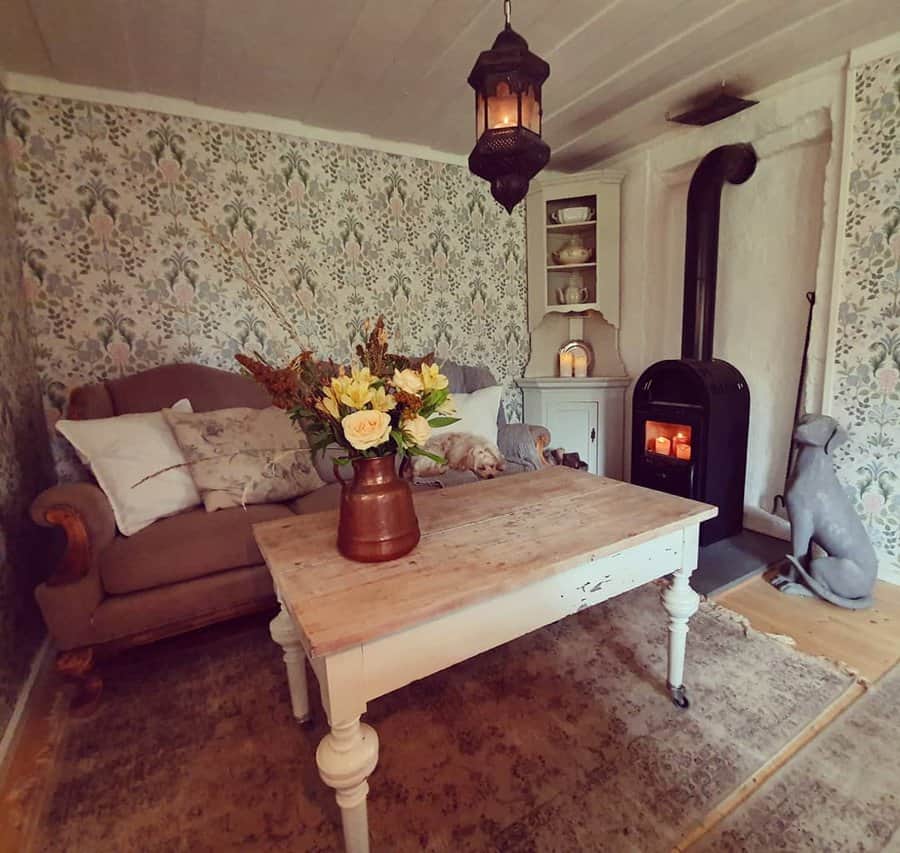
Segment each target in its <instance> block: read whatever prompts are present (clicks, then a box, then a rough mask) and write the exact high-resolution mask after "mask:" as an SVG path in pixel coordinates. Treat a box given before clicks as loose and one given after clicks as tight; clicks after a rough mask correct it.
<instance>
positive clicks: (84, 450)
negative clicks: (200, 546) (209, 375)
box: [56, 400, 200, 536]
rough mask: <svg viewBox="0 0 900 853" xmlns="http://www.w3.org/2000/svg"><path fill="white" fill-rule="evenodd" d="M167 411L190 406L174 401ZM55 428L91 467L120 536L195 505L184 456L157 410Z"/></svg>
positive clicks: (196, 500)
mask: <svg viewBox="0 0 900 853" xmlns="http://www.w3.org/2000/svg"><path fill="white" fill-rule="evenodd" d="M167 411H172V412H179V413H181V414H186V413H190V412H191V404H190V402H189V401H188V400H179V401H178V402H177V403H176V404H175V405H174V406H173V407H172V409H167ZM56 429H57V430H58V431H59V432H60V433H62V435H64V436H65V437H66V438H67V439H68V440H69V442H70V443H71V444H72V446H73V447H74V448H75V449H76V450H77V451H78V455H79V456H80V457H81V459H82V461H83V462H86V463H87V464H89V465H90V466H91V471H92V472H93V474H94V477H95V478H96V480H97V485H98V486H100V488H101V489H103V491H104V492H105V493H106V496H107V497H108V498H109V503H110V505H111V506H112V510H113V515H114V516H115V518H116V525H117V526H118V528H119V530H120V531H121V532H122V533H123V534H124V535H125V536H131V535H133V534H135V533H137V532H138V531H140V530H143V529H144V528H145V527H147V525H148V524H152V523H153V522H154V521H156V520H157V519H158V518H163V517H165V516H168V515H173V514H174V513H176V512H181V511H182V510H185V509H187V508H188V507H192V506H196V505H197V504H198V503H200V495H199V494H198V492H197V489H196V487H195V486H194V481H193V479H192V478H191V475H190V472H189V471H188V468H187V465H186V464H185V457H184V454H183V453H182V452H181V449H180V448H179V446H178V444H177V442H176V441H175V439H174V437H173V435H172V430H171V429H170V428H169V426H168V424H167V423H166V420H165V418H164V417H163V415H162V413H161V412H147V413H145V414H136V415H120V416H119V417H114V418H96V419H92V420H60V421H57V422H56Z"/></svg>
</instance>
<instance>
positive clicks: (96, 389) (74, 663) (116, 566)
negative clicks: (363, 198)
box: [31, 364, 549, 704]
mask: <svg viewBox="0 0 900 853" xmlns="http://www.w3.org/2000/svg"><path fill="white" fill-rule="evenodd" d="M444 370H445V372H446V373H447V375H448V377H449V379H450V383H451V384H450V387H451V390H452V391H456V392H464V391H474V390H477V389H478V388H483V387H486V386H488V385H492V384H494V379H493V377H492V376H491V374H490V372H489V371H487V370H486V369H485V368H470V367H461V366H458V365H454V364H445V365H444ZM181 397H187V398H188V399H190V401H191V404H192V405H193V408H194V411H197V412H205V411H213V410H216V409H223V408H230V407H233V406H249V407H253V408H263V407H265V406H268V405H270V401H269V398H268V395H267V394H266V392H265V391H264V390H263V389H262V388H261V387H260V386H258V385H257V384H255V383H254V382H253V381H252V380H250V379H247V378H245V377H243V376H241V375H239V374H236V373H230V372H228V371H223V370H216V369H214V368H210V367H203V366H200V365H195V364H172V365H166V366H164V367H157V368H154V369H152V370H147V371H144V372H142V373H138V374H135V375H133V376H129V377H125V378H122V379H114V380H111V381H108V382H104V383H99V384H95V385H88V386H84V387H82V388H78V389H76V390H75V391H73V392H72V395H71V399H70V401H69V407H68V411H67V416H68V417H70V418H79V419H84V418H104V417H113V416H115V415H122V414H128V413H133V412H152V411H158V410H159V409H162V408H164V407H166V406H169V405H171V404H172V402H173V401H174V400H177V399H179V398H181ZM498 425H499V443H500V444H501V449H503V450H504V452H506V453H509V456H511V457H514V456H515V454H516V453H518V454H519V455H520V457H521V449H520V448H521V445H522V438H523V435H524V436H525V444H530V445H531V449H532V450H533V454H532V455H531V458H530V459H529V458H521V459H520V461H518V462H516V461H515V459H514V458H513V459H509V461H508V462H507V469H508V473H516V472H519V471H523V470H526V469H528V468H534V467H536V466H537V465H539V464H541V461H542V451H543V448H544V447H545V446H546V444H547V442H548V441H549V433H547V431H546V430H544V429H543V428H539V427H527V426H524V425H521V424H513V425H507V424H506V420H505V418H504V416H503V412H502V407H501V411H500V412H499V413H498ZM523 431H524V432H523ZM504 445H507V446H506V447H504ZM525 456H526V457H527V456H528V454H527V453H526V454H525ZM319 468H320V473H321V474H322V476H323V479H324V480H325V481H326V483H328V484H327V485H325V486H324V487H322V488H320V489H317V490H316V491H315V492H312V493H311V494H309V495H305V496H303V497H301V498H298V499H296V500H294V501H292V502H290V503H287V504H260V505H255V506H249V507H247V508H246V509H243V508H240V507H237V508H233V509H225V510H219V511H218V512H214V513H207V512H206V511H205V510H204V509H203V508H202V507H200V508H197V509H192V510H188V511H187V512H183V513H180V514H178V515H175V516H171V517H169V518H164V519H160V520H159V521H157V522H155V523H153V524H151V525H150V526H149V527H147V528H145V529H144V530H141V531H140V532H138V533H136V534H134V535H132V536H128V537H126V536H121V535H119V534H118V533H117V530H116V524H115V519H114V518H113V513H112V508H111V507H110V505H109V501H108V500H107V498H106V495H105V494H104V493H103V492H102V491H101V490H100V489H99V488H98V487H97V486H96V485H95V484H94V483H89V482H84V483H66V484H61V485H57V486H53V487H52V488H50V489H47V490H46V491H45V492H43V493H42V494H41V495H39V496H38V498H37V499H36V500H35V501H34V504H33V505H32V508H31V515H32V518H33V519H34V521H35V522H36V523H37V524H40V525H43V526H47V527H50V526H58V527H60V528H62V529H63V531H64V532H65V535H66V550H65V552H64V554H63V556H62V558H61V560H60V562H59V565H57V566H56V567H55V569H54V571H53V573H52V575H51V576H50V578H49V579H48V580H47V581H46V582H45V583H42V584H41V585H40V586H38V588H37V590H36V591H35V595H36V597H37V600H38V603H39V605H40V608H41V611H42V612H43V615H44V620H45V622H46V624H47V629H48V631H49V633H50V636H51V638H52V640H53V642H54V643H55V644H56V646H57V648H58V650H59V655H58V657H57V668H58V669H59V670H60V671H61V672H63V673H64V674H67V675H69V676H72V677H74V678H76V679H77V680H78V681H79V682H80V684H81V687H82V690H81V693H80V695H79V697H78V698H77V699H76V702H77V703H80V704H89V703H90V702H92V701H93V700H94V699H95V698H96V696H97V695H98V694H99V691H100V689H101V687H102V683H101V681H100V679H99V677H97V675H96V674H95V673H94V672H93V665H94V660H95V656H96V654H95V653H96V652H109V651H112V650H115V649H118V648H122V647H127V646H133V645H139V644H143V643H147V642H152V641H154V640H157V639H160V638H163V637H167V636H171V635H174V634H179V633H182V632H184V631H188V630H192V629H194V628H198V627H201V626H204V625H208V624H211V623H213V622H218V621H220V620H222V619H227V618H230V617H233V616H238V615H241V614H245V613H250V612H253V611H256V610H260V609H265V608H269V607H271V606H272V605H273V604H274V595H273V591H272V584H271V579H270V577H269V573H268V570H267V569H266V567H265V564H264V562H263V560H262V557H261V555H260V553H259V549H258V548H257V546H256V542H255V540H254V538H253V532H252V528H253V525H254V524H256V523H257V522H260V521H268V520H270V519H274V518H279V517H284V516H289V515H291V514H293V513H309V512H319V511H322V510H327V509H332V508H334V507H336V506H337V503H338V498H339V494H340V484H339V483H336V482H334V481H333V480H334V477H333V473H332V470H331V467H330V465H329V464H328V463H327V461H326V460H322V461H321V463H320V465H319ZM451 473H452V472H451ZM449 479H453V478H452V477H451V478H449ZM467 479H473V480H474V475H471V477H468V476H466V475H463V477H461V478H459V477H457V478H456V480H457V481H460V480H462V481H465V480H467ZM448 484H451V483H448Z"/></svg>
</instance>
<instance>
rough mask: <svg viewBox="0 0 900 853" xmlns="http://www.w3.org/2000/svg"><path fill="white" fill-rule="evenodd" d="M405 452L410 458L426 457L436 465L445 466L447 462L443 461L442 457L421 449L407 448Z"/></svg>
mask: <svg viewBox="0 0 900 853" xmlns="http://www.w3.org/2000/svg"><path fill="white" fill-rule="evenodd" d="M407 452H408V453H409V455H410V456H427V457H428V458H429V459H430V460H431V461H432V462H437V464H438V465H446V464H447V460H446V459H444V457H443V456H438V455H437V453H429V452H428V451H427V450H425V449H424V448H421V447H416V446H414V447H409V448H407Z"/></svg>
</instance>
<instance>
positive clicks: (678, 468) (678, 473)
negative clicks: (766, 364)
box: [631, 145, 756, 545]
mask: <svg viewBox="0 0 900 853" xmlns="http://www.w3.org/2000/svg"><path fill="white" fill-rule="evenodd" d="M755 168H756V153H755V152H754V151H753V147H752V146H750V145H725V146H723V147H721V148H716V149H715V150H713V151H711V152H710V153H709V154H707V155H706V156H705V157H704V158H703V160H702V161H701V162H700V165H699V166H698V167H697V171H696V172H694V176H693V178H692V179H691V187H690V191H689V192H688V205H687V234H686V237H685V261H684V307H683V314H682V334H681V356H682V357H681V359H670V360H668V361H660V362H657V363H656V364H654V365H651V366H650V367H649V368H647V370H645V371H644V372H643V374H641V377H640V379H638V381H637V384H636V385H635V389H634V396H633V400H632V438H631V481H632V482H633V483H636V484H637V485H639V486H647V487H649V488H651V489H657V490H659V491H662V492H668V493H669V494H673V495H681V496H682V497H686V498H693V499H695V500H701V501H706V502H707V503H711V504H715V505H716V506H717V507H718V508H719V515H718V517H717V518H714V519H711V520H710V521H706V522H704V523H703V524H701V525H700V544H701V545H709V544H711V543H713V542H717V541H718V540H719V539H724V538H725V537H726V536H733V535H735V534H737V533H739V532H740V531H741V527H742V519H743V509H744V481H745V477H746V468H747V435H748V429H749V423H750V389H749V388H748V386H747V382H746V380H745V379H744V377H743V376H742V375H741V373H740V371H739V370H738V369H737V368H736V367H734V366H733V365H731V364H729V363H728V362H727V361H722V360H721V359H717V358H713V357H712V350H713V331H714V324H715V308H716V272H717V267H718V254H719V207H720V202H721V195H722V186H723V185H724V183H725V181H728V182H730V183H732V184H742V183H743V182H744V181H746V180H747V179H748V178H749V177H750V176H751V175H752V174H753V172H754V169H755Z"/></svg>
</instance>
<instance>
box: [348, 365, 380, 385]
mask: <svg viewBox="0 0 900 853" xmlns="http://www.w3.org/2000/svg"><path fill="white" fill-rule="evenodd" d="M351 373H352V379H353V381H354V382H361V383H364V384H366V385H371V384H372V383H373V382H377V381H378V378H377V377H375V376H372V371H371V370H369V368H368V367H354V368H352V369H351Z"/></svg>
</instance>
